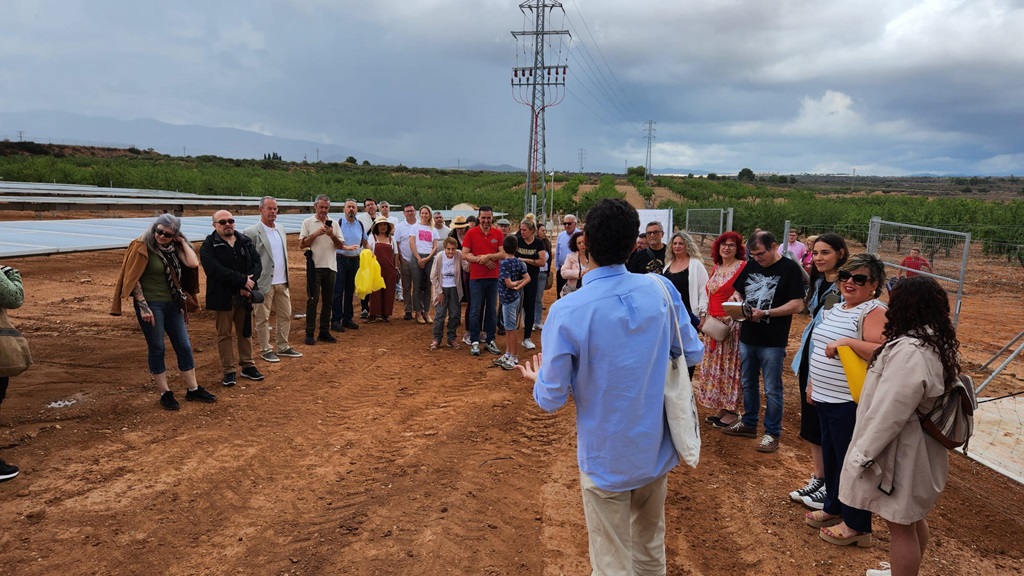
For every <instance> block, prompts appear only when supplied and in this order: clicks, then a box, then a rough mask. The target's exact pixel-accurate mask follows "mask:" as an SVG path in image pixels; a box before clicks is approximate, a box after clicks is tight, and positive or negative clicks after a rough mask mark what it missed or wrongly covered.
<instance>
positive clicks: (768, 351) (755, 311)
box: [722, 232, 804, 452]
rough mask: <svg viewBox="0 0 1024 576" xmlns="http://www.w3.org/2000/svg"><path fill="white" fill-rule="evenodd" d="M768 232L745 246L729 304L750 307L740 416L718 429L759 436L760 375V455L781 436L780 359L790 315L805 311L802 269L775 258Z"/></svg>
mask: <svg viewBox="0 0 1024 576" xmlns="http://www.w3.org/2000/svg"><path fill="white" fill-rule="evenodd" d="M777 249H778V243H777V242H776V241H775V236H774V235H773V234H772V233H771V232H758V233H756V234H754V235H753V236H751V238H750V241H749V242H748V244H747V250H748V252H749V253H750V256H751V260H750V261H749V262H748V263H747V265H746V267H744V268H743V271H742V272H740V274H739V276H738V277H737V278H736V281H735V283H734V286H735V287H736V292H735V293H733V295H732V298H730V300H732V301H734V302H744V303H746V304H747V305H749V310H750V312H749V316H747V318H746V321H744V322H743V323H741V324H740V366H741V372H742V382H743V418H742V419H741V420H740V421H739V422H737V423H735V424H733V425H732V426H730V427H728V428H725V429H723V430H722V431H723V432H724V433H726V434H728V435H730V436H743V437H745V438H756V437H757V422H758V417H759V415H760V412H761V388H760V386H759V380H760V378H761V376H762V375H763V376H764V394H765V398H766V401H767V404H766V406H765V412H764V428H765V434H764V436H762V437H761V442H760V443H759V444H758V446H757V450H758V451H759V452H774V451H776V450H777V449H778V448H779V436H781V434H782V361H783V359H784V358H785V357H786V344H787V343H788V341H789V327H790V325H791V324H792V321H793V315H794V314H798V313H799V312H800V311H801V310H802V309H803V305H804V302H803V298H804V278H803V271H802V270H801V268H800V265H799V264H797V263H796V262H794V261H792V260H790V259H789V258H782V257H781V256H779V254H778V252H777Z"/></svg>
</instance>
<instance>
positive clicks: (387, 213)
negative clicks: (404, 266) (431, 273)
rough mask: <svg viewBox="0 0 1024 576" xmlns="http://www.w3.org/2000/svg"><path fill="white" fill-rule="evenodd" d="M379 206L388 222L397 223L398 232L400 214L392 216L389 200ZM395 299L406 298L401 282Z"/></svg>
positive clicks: (381, 202)
mask: <svg viewBox="0 0 1024 576" xmlns="http://www.w3.org/2000/svg"><path fill="white" fill-rule="evenodd" d="M379 206H380V215H381V216H383V217H384V218H386V219H387V221H388V222H391V223H392V224H394V225H395V232H396V233H397V231H398V225H399V224H401V223H402V221H401V219H399V218H398V216H392V215H391V205H390V204H388V201H387V200H381V201H380V204H379ZM395 300H396V301H398V302H401V301H402V300H404V296H403V294H402V283H401V282H399V283H398V284H397V285H395Z"/></svg>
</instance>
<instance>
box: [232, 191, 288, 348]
mask: <svg viewBox="0 0 1024 576" xmlns="http://www.w3.org/2000/svg"><path fill="white" fill-rule="evenodd" d="M276 221H277V200H275V199H274V197H273V196H264V197H263V198H261V199H260V221H259V222H257V223H256V224H254V225H252V226H250V227H249V228H246V229H245V235H246V236H248V237H249V238H251V239H252V243H253V245H254V246H255V247H256V253H257V254H259V255H260V269H261V271H262V273H261V274H260V279H259V282H257V283H256V286H257V287H258V288H259V291H260V292H263V303H262V304H258V305H257V306H256V337H257V339H258V340H259V343H260V358H263V359H264V360H266V361H267V362H280V361H281V359H280V358H279V357H280V356H284V357H286V358H301V357H302V353H301V352H298V351H297V350H295V349H294V348H292V347H291V345H289V344H288V336H289V334H290V333H291V329H292V299H291V296H290V295H289V294H288V243H287V242H286V240H285V231H284V228H283V227H282V226H281V225H280V224H276ZM271 311H273V312H274V316H275V319H276V323H275V327H276V331H275V339H276V340H277V351H276V352H275V351H274V348H273V347H271V345H270V312H271Z"/></svg>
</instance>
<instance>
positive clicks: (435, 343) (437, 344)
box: [430, 340, 441, 350]
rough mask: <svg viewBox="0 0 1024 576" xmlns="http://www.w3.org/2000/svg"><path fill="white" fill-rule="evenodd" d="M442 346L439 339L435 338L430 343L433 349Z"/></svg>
mask: <svg viewBox="0 0 1024 576" xmlns="http://www.w3.org/2000/svg"><path fill="white" fill-rule="evenodd" d="M440 347H441V343H440V342H438V341H437V340H434V341H433V342H431V343H430V349H431V350H437V349H438V348H440Z"/></svg>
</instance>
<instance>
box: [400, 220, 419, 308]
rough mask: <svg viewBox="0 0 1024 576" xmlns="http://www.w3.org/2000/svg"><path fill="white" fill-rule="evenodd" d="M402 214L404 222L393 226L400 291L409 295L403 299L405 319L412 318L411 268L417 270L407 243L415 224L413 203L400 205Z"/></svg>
mask: <svg viewBox="0 0 1024 576" xmlns="http://www.w3.org/2000/svg"><path fill="white" fill-rule="evenodd" d="M402 214H403V215H404V216H405V221H404V222H399V223H398V225H397V226H395V241H396V242H398V250H399V257H400V259H401V262H400V264H399V265H400V268H401V270H400V272H399V273H400V274H401V275H402V292H403V293H404V294H409V297H408V298H406V299H405V319H406V320H412V300H413V298H412V292H410V290H412V273H413V269H414V268H415V271H416V272H417V273H418V272H419V264H418V263H416V262H415V261H413V263H412V264H410V261H412V260H413V258H415V256H416V255H414V254H413V253H412V246H410V245H409V236H410V235H411V234H412V232H413V230H414V227H415V226H416V206H414V205H413V204H411V203H410V204H406V205H405V206H402Z"/></svg>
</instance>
